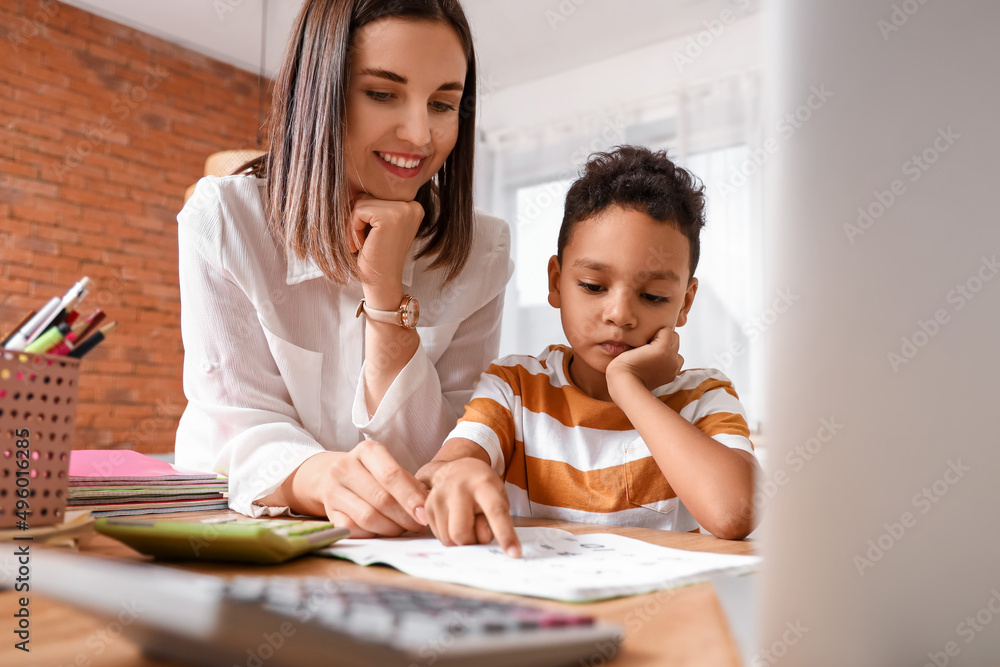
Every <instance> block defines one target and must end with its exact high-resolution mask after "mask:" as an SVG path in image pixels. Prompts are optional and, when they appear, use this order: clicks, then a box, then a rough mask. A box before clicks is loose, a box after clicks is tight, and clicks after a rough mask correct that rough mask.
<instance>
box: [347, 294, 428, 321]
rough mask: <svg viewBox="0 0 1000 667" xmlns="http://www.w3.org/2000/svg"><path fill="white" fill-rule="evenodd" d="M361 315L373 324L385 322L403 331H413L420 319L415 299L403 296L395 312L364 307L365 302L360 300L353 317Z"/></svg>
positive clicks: (418, 305)
mask: <svg viewBox="0 0 1000 667" xmlns="http://www.w3.org/2000/svg"><path fill="white" fill-rule="evenodd" d="M361 313H364V314H365V317H367V318H368V319H370V320H372V321H374V322H385V323H386V324H395V325H396V326H400V327H403V328H404V329H413V328H415V327H416V326H417V321H418V320H419V319H420V304H419V303H418V302H417V298H416V297H414V296H410V295H409V294H404V295H403V300H402V301H400V303H399V308H397V309H396V310H375V309H374V308H372V307H370V306H365V300H364V299H361V303H359V304H358V312H357V313H355V314H354V316H355V317H361Z"/></svg>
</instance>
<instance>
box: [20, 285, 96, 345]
mask: <svg viewBox="0 0 1000 667" xmlns="http://www.w3.org/2000/svg"><path fill="white" fill-rule="evenodd" d="M93 284H94V283H93V281H92V280H91V279H90V278H88V277H86V276H84V277H83V278H80V280H79V282H77V283H76V284H75V285H73V286H72V287H70V288H69V290H67V292H66V294H64V295H63V298H62V301H61V302H60V303H59V309H58V310H56V312H55V313H53V314H52V316H51V317H50V318H49V319H48V320H46V321H45V323H44V324H42V326H40V327H39V328H38V329H36V330H35V331H34V333H32V335H31V336H29V337H28V341H27V343H31V342H32V341H33V340H34V339H35V338H37V337H38V336H41V335H42V334H44V333H45V332H46V331H48V330H49V327H53V326H56V325H57V324H61V323H62V322H63V321H64V320H65V319H66V316H67V315H69V314H70V313H71V312H73V309H74V308H76V304H78V303H80V300H81V299H83V297H85V296H87V292H89V291H90V287H91V285H93ZM27 343H25V345H27Z"/></svg>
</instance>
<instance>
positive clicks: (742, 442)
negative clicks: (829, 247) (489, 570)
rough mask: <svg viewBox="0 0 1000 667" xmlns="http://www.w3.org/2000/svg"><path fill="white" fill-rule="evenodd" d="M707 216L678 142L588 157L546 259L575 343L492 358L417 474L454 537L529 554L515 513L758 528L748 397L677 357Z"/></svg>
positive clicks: (442, 534) (726, 530) (441, 531)
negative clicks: (667, 149)
mask: <svg viewBox="0 0 1000 667" xmlns="http://www.w3.org/2000/svg"><path fill="white" fill-rule="evenodd" d="M703 225H704V188H703V186H701V184H700V183H698V182H697V180H696V179H695V178H694V177H693V176H692V175H691V174H690V173H689V172H687V171H686V170H684V169H681V168H679V167H677V166H676V165H674V164H673V163H672V162H671V161H670V160H669V159H668V158H667V156H666V153H664V152H655V153H654V152H652V151H650V150H648V149H646V148H641V147H635V146H622V147H619V148H618V149H616V150H615V151H613V152H612V153H601V154H597V155H595V156H592V157H591V159H590V161H589V162H588V163H587V166H586V168H585V172H584V175H583V176H582V177H581V178H580V179H578V180H577V181H576V182H575V183H574V184H573V186H572V187H571V188H570V191H569V193H568V194H567V196H566V210H565V214H564V217H563V222H562V227H561V228H560V230H559V241H558V253H557V255H555V256H554V257H552V258H551V259H550V260H549V267H548V268H549V303H550V304H551V305H552V306H553V307H555V308H558V309H559V310H560V316H561V319H562V326H563V330H564V331H565V333H566V338H567V340H568V341H569V343H570V347H566V346H563V345H552V346H549V348H548V349H547V350H546V351H545V352H543V353H542V354H541V355H540V356H538V357H530V356H520V355H514V356H509V357H505V358H503V359H500V360H499V361H497V362H495V363H494V364H492V365H491V366H490V368H489V370H487V371H486V372H485V373H484V374H483V375H482V377H481V379H480V381H479V384H478V386H477V387H476V390H475V393H474V394H473V397H472V400H471V401H470V402H469V404H468V405H467V406H466V411H465V415H464V416H463V417H462V419H460V420H459V423H458V424H457V425H456V427H455V429H454V430H453V431H452V432H451V434H450V435H449V436H448V439H447V440H446V441H445V443H444V445H443V446H442V448H441V450H440V451H439V452H438V453H437V455H436V456H435V457H434V459H433V460H432V461H431V462H430V463H428V464H427V465H426V466H424V467H423V468H422V469H421V470H420V471H419V472H418V473H417V478H418V479H420V480H421V481H422V482H424V483H425V484H426V485H427V486H428V487H429V488H430V494H429V496H428V497H427V501H426V503H425V505H424V513H425V515H426V516H425V517H424V518H426V519H427V521H428V523H429V525H430V526H431V528H432V530H433V531H434V534H435V535H437V537H438V538H439V539H440V540H441V541H442V542H443V543H444V544H449V545H451V544H475V543H477V542H478V543H487V542H489V541H490V540H491V539H492V538H493V536H494V535H495V536H496V538H497V541H498V542H499V544H500V546H501V547H502V548H503V549H504V551H505V552H506V553H507V554H508V555H511V556H514V557H517V556H519V555H520V544H519V543H518V540H517V536H516V533H515V532H514V528H513V523H512V521H511V518H510V516H511V514H512V513H513V514H514V515H520V516H534V517H546V518H556V519H566V520H575V521H585V522H590V523H608V524H621V525H633V526H643V527H650V528H662V529H669V530H693V529H697V528H698V525H699V524H701V525H702V526H704V527H705V528H706V529H708V530H709V531H710V532H711V533H712V534H714V535H715V536H717V537H721V538H725V539H742V538H743V537H745V536H746V535H747V534H749V533H750V531H751V530H752V528H753V525H752V517H751V513H750V512H748V511H746V508H748V507H750V500H751V496H752V493H753V484H754V472H755V470H756V467H757V464H756V459H755V458H754V455H753V454H752V453H751V452H752V451H753V446H752V444H751V443H750V440H749V438H748V436H749V429H748V427H747V423H746V418H745V416H744V412H743V408H742V406H741V405H740V402H739V399H738V398H737V396H736V392H735V391H734V390H733V388H732V385H731V384H730V382H729V380H728V379H727V378H726V377H725V376H724V375H723V374H722V373H720V372H719V371H715V370H709V369H688V370H684V371H682V370H681V366H682V365H683V362H684V359H683V357H681V356H680V355H679V354H678V346H679V339H678V336H677V333H676V332H675V328H676V327H679V326H683V325H684V324H685V322H687V317H688V311H690V309H691V304H692V303H693V301H694V297H695V293H696V292H697V290H698V280H697V279H696V278H695V277H694V271H695V268H696V267H697V264H698V255H699V233H700V231H701V228H702V226H703ZM418 513H419V512H418Z"/></svg>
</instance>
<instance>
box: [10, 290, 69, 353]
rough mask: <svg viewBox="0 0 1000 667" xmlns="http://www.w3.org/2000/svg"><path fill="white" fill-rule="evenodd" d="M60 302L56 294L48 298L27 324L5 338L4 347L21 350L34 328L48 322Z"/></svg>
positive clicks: (16, 350) (29, 338)
mask: <svg viewBox="0 0 1000 667" xmlns="http://www.w3.org/2000/svg"><path fill="white" fill-rule="evenodd" d="M61 303H62V300H61V299H60V298H59V297H57V296H54V297H52V298H51V299H49V302H48V303H47V304H45V305H44V306H42V308H41V310H39V311H38V312H37V313H35V316H34V317H32V318H31V319H30V320H28V323H27V324H25V325H24V326H22V327H21V328H20V329H18V330H17V333H15V334H14V335H13V336H11V337H10V338H8V339H7V341H6V342H5V343H4V346H3V347H4V349H5V350H13V351H15V352H20V351H21V350H23V349H24V346H25V345H27V344H28V342H29V341H30V340H31V335H32V334H33V333H35V330H36V329H38V328H39V327H40V326H42V324H43V323H48V322H49V320H50V319H51V318H52V317H53V316H54V315H55V314H56V312H57V311H58V310H59V305H60V304H61ZM39 333H40V332H39Z"/></svg>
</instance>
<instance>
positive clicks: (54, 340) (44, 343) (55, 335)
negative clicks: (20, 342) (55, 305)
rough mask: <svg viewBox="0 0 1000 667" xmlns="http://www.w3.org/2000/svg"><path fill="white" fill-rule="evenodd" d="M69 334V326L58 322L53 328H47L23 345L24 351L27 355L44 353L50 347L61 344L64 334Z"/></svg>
mask: <svg viewBox="0 0 1000 667" xmlns="http://www.w3.org/2000/svg"><path fill="white" fill-rule="evenodd" d="M69 332H70V326H69V325H68V324H66V323H65V322H60V323H59V324H57V325H56V326H54V327H49V328H48V330H47V331H46V332H45V333H43V334H42V335H41V336H39V337H38V338H36V339H35V340H33V341H31V342H30V343H28V344H27V345H25V346H24V351H25V352H27V353H28V354H36V353H38V352H45V351H46V350H48V349H49V348H50V347H54V346H56V345H58V344H59V343H61V342H62V340H63V338H65V337H66V334H68V333H69Z"/></svg>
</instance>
